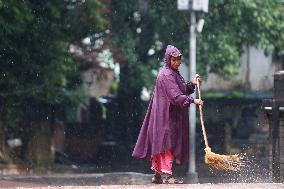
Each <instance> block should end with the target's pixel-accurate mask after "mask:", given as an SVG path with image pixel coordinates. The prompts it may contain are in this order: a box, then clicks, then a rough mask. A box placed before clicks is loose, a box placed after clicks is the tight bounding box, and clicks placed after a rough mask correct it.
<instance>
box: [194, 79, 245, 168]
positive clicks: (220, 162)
mask: <svg viewBox="0 0 284 189" xmlns="http://www.w3.org/2000/svg"><path fill="white" fill-rule="evenodd" d="M197 89H198V96H199V99H201V92H200V84H199V80H197ZM199 112H200V121H201V126H202V133H203V137H204V141H205V147H206V148H205V149H204V151H205V163H206V164H208V165H209V166H211V167H214V168H216V169H223V170H226V171H239V170H240V169H241V167H243V166H245V161H244V157H243V156H240V155H239V154H235V155H220V154H215V153H214V152H212V151H211V148H210V147H209V145H208V140H207V136H206V132H205V127H204V121H203V113H202V106H199Z"/></svg>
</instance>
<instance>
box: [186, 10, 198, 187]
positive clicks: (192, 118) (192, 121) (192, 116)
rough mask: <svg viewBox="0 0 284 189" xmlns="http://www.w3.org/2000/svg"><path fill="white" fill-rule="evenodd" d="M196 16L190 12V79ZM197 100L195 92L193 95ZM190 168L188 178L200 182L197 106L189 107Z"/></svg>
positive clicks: (194, 51) (192, 73) (194, 53)
mask: <svg viewBox="0 0 284 189" xmlns="http://www.w3.org/2000/svg"><path fill="white" fill-rule="evenodd" d="M195 25H196V16H195V11H191V12H190V26H189V59H188V60H189V66H188V69H189V70H188V73H189V76H188V78H192V77H194V76H195V74H196V33H195ZM191 96H192V97H193V98H196V95H195V92H194V93H193V94H192V95H191ZM189 126H190V127H189V140H190V141H189V156H190V157H189V167H188V173H187V174H188V178H189V180H191V182H193V183H196V182H197V181H198V175H197V172H196V165H195V159H196V158H195V154H196V151H195V138H196V137H195V130H196V106H195V105H193V104H192V105H191V106H190V107H189Z"/></svg>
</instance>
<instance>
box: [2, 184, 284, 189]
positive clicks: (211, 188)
mask: <svg viewBox="0 0 284 189" xmlns="http://www.w3.org/2000/svg"><path fill="white" fill-rule="evenodd" d="M2 184H3V183H1V188H24V189H29V188H31V189H120V188H121V189H187V188H188V189H284V184H276V183H223V184H182V185H165V184H161V185H153V184H147V185H146V184H144V185H143V184H141V185H101V186H56V187H50V186H35V185H34V186H28V184H24V185H21V186H19V185H15V184H14V185H13V184H12V185H10V186H6V187H5V186H3V185H2ZM6 184H8V183H6ZM10 184H11V183H10ZM18 184H20V183H18Z"/></svg>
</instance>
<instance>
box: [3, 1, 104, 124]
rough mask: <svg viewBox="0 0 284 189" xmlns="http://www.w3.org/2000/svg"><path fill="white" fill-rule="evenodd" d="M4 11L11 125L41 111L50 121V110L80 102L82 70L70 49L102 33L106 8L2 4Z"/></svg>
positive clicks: (60, 3) (93, 3)
mask: <svg viewBox="0 0 284 189" xmlns="http://www.w3.org/2000/svg"><path fill="white" fill-rule="evenodd" d="M0 5H1V6H0V28H1V30H0V65H1V66H0V77H1V79H0V88H1V90H0V99H1V101H2V103H3V104H2V105H3V106H4V110H3V111H4V114H5V118H6V123H7V124H8V125H10V126H11V125H16V120H17V119H15V118H23V117H25V116H27V114H36V112H33V111H35V109H34V108H35V107H42V108H39V109H40V111H43V112H44V113H43V114H45V116H41V117H48V116H49V114H50V107H52V106H54V105H59V104H61V105H64V104H68V103H70V102H74V101H76V100H77V99H79V98H80V95H82V92H80V90H79V89H78V87H79V84H80V83H79V82H78V81H79V79H78V76H79V71H80V65H79V64H78V62H77V61H76V60H75V59H74V57H73V56H72V54H71V53H70V52H69V45H70V43H77V44H79V43H80V42H81V40H82V38H84V37H86V36H89V35H93V34H94V33H95V32H100V31H101V29H102V28H103V25H104V22H103V19H102V16H101V13H100V12H99V10H100V8H101V4H100V2H99V1H98V0H86V1H81V0H77V1H71V0H70V1H69V0H67V1H57V0H49V1H34V0H22V1H18V0H2V1H1V4H0ZM78 26H80V27H78ZM41 105H42V106H41ZM49 117H50V116H49Z"/></svg>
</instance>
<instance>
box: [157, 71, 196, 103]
mask: <svg viewBox="0 0 284 189" xmlns="http://www.w3.org/2000/svg"><path fill="white" fill-rule="evenodd" d="M161 84H162V87H163V88H164V92H165V94H166V96H167V98H168V99H169V101H170V102H171V103H172V104H173V105H177V106H179V107H183V108H185V107H188V106H190V104H191V103H193V100H194V99H193V98H192V97H190V96H187V95H185V94H183V93H182V91H181V90H180V88H179V87H178V85H177V82H176V79H175V77H174V76H173V75H172V74H168V75H164V77H163V78H162V80H161Z"/></svg>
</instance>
